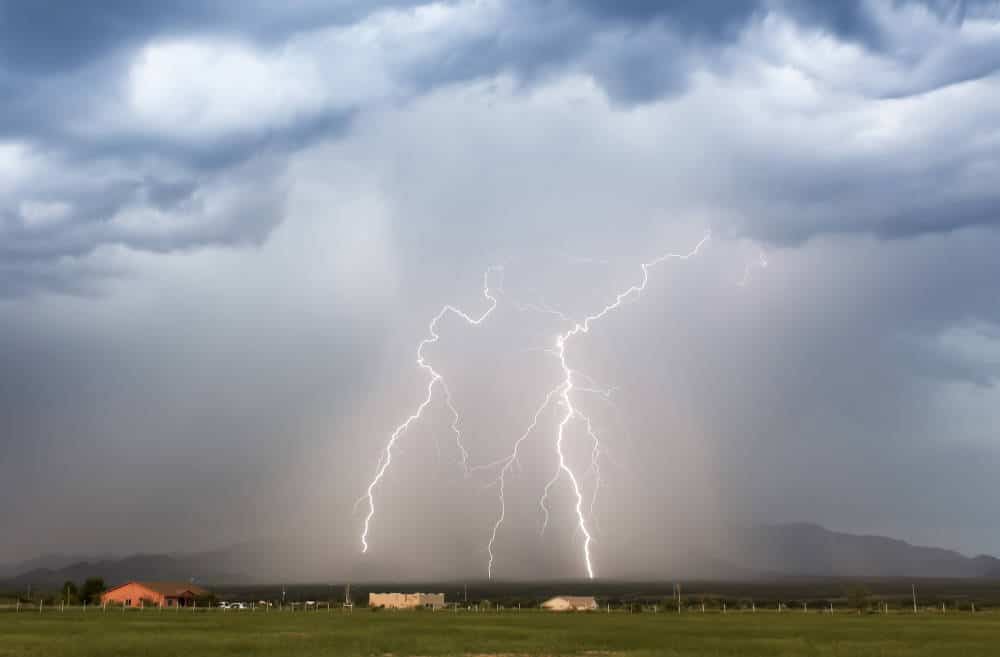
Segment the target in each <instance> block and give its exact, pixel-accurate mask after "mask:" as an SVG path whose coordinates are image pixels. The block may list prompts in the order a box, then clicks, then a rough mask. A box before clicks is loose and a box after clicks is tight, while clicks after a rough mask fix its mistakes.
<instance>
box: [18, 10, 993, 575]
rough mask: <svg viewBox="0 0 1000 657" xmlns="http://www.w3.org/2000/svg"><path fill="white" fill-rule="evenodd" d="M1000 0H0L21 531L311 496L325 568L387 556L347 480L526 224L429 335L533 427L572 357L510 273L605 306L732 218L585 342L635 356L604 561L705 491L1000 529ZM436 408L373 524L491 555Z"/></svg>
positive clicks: (518, 508) (697, 507) (403, 564)
mask: <svg viewBox="0 0 1000 657" xmlns="http://www.w3.org/2000/svg"><path fill="white" fill-rule="evenodd" d="M0 3H2V0H0ZM383 10H391V11H388V12H386V11H383ZM996 12H997V5H996V3H989V2H961V3H952V2H945V1H927V2H918V1H916V0H914V1H905V2H904V1H900V2H869V1H860V0H859V1H853V0H852V1H845V2H818V1H817V2H806V1H805V0H752V1H751V0H733V1H730V2H722V1H719V2H651V1H642V0H634V1H623V2H611V1H607V2H603V1H598V0H584V1H583V2H568V1H565V0H563V1H551V2H528V1H527V0H509V1H506V2H504V1H496V2H476V3H473V2H469V3H463V2H447V3H442V4H440V5H434V6H426V5H420V4H419V3H410V2H384V3H378V4H372V3H360V2H334V3H330V2H319V1H317V2H311V1H307V2H299V3H293V4H292V5H291V6H289V7H282V6H280V5H278V4H274V3H268V2H246V3H239V4H236V3H231V2H177V3H162V2H159V3H149V2H127V3H126V2H120V3H119V2H91V3H77V4H65V3H33V4H30V5H29V4H25V3H14V2H8V3H2V4H0V95H2V97H3V99H4V101H5V102H4V103H3V106H2V108H0V336H2V337H0V454H2V458H0V486H2V487H3V491H4V493H5V495H7V494H8V493H9V495H11V496H16V499H18V500H19V501H23V504H21V503H19V504H17V505H7V506H6V507H5V508H4V509H2V510H0V526H3V527H5V528H7V527H13V528H14V529H15V531H14V532H13V533H15V534H16V535H17V543H16V545H15V544H7V543H0V559H12V558H15V557H19V556H32V554H34V553H35V552H38V551H43V550H46V549H48V548H50V547H53V546H56V545H58V544H61V543H67V542H68V543H70V544H74V545H75V544H80V545H81V546H82V547H81V549H86V550H88V551H90V550H119V551H123V552H129V551H133V550H140V549H143V550H156V551H163V550H172V549H178V548H181V547H186V546H188V545H189V544H190V545H191V546H193V547H195V548H205V547H213V546H217V545H219V544H222V543H225V542H230V541H231V542H235V541H239V540H244V539H248V538H254V537H257V536H261V535H270V536H273V535H283V534H287V535H289V536H292V537H294V538H295V540H296V541H298V540H299V539H301V541H302V543H304V544H305V543H309V542H312V543H311V544H312V545H315V546H316V548H317V550H316V551H317V552H318V553H321V554H322V555H323V560H322V561H321V563H322V567H321V568H317V569H316V570H315V571H311V574H310V575H309V576H310V577H315V576H317V575H316V573H317V572H319V571H322V576H324V577H326V576H329V574H330V573H331V572H333V573H337V576H350V574H351V573H350V568H351V564H352V563H354V559H355V557H356V556H357V554H356V553H357V536H356V530H357V528H358V520H359V518H358V516H357V514H356V513H353V512H352V509H351V508H350V507H351V504H352V503H353V501H354V500H355V499H357V496H358V494H359V493H360V492H361V491H362V490H363V486H364V484H366V483H367V480H366V478H367V477H368V476H370V473H371V471H372V470H373V469H374V467H375V464H376V461H377V458H378V448H379V447H380V446H381V445H382V444H383V440H384V438H385V436H386V435H387V432H388V431H391V429H392V427H393V426H394V424H395V422H397V421H398V420H399V419H400V418H402V417H405V415H406V412H407V410H408V409H410V408H412V406H411V404H412V403H413V402H414V400H415V399H416V400H417V401H419V399H418V398H419V396H420V394H421V393H422V392H423V390H424V387H423V386H424V385H425V384H426V381H425V380H424V379H422V377H421V372H420V371H419V369H418V368H416V367H415V365H414V364H413V348H414V344H415V342H416V340H418V339H419V337H420V336H422V335H424V334H425V332H426V330H427V326H426V320H427V318H428V317H429V316H432V315H433V313H434V312H436V311H437V310H438V309H439V308H440V305H441V304H442V303H446V302H455V303H460V304H461V305H462V307H463V308H470V309H473V308H480V307H481V306H480V305H478V304H481V303H482V302H483V300H482V298H481V297H480V296H479V294H478V293H479V285H480V283H481V278H480V277H481V275H482V269H483V267H485V266H486V265H488V264H492V263H496V262H501V263H503V264H505V265H507V269H506V272H507V274H506V275H507V280H506V286H507V288H506V290H505V294H504V295H503V296H502V297H501V301H500V310H499V311H498V312H497V315H496V316H495V317H494V318H492V320H495V321H492V320H491V322H490V323H488V325H484V326H483V327H480V328H479V329H477V330H474V331H473V330H466V328H465V327H464V326H462V325H461V323H460V322H457V321H455V322H444V323H443V324H442V336H443V337H442V340H441V341H440V342H439V343H435V344H434V345H433V348H432V349H430V351H429V353H431V358H433V359H434V362H435V363H440V366H441V368H442V371H444V372H445V373H446V376H447V377H448V378H449V381H450V382H454V388H453V392H454V394H455V398H456V403H457V404H458V405H459V406H460V407H461V409H462V411H463V414H464V415H463V423H464V424H463V428H464V429H465V430H466V431H467V436H468V442H469V445H470V446H471V447H472V448H473V450H474V452H475V454H474V456H475V458H476V459H483V460H489V459H491V458H499V457H500V456H502V455H503V452H502V450H504V449H507V448H508V446H509V440H510V438H511V437H513V436H516V435H518V434H519V433H520V432H521V431H523V429H524V422H525V418H526V417H529V416H530V413H531V411H532V410H533V409H534V407H535V406H536V405H537V403H538V399H537V398H536V397H537V395H538V394H539V393H541V394H544V392H545V391H546V388H545V386H546V385H547V384H549V383H550V380H551V379H552V377H553V376H557V375H558V372H557V371H556V370H557V368H556V367H555V365H554V364H553V362H552V361H551V360H549V357H548V356H547V355H546V354H545V353H544V352H543V351H541V350H542V349H543V348H545V347H547V346H550V345H551V338H552V335H553V334H554V332H555V330H556V328H557V326H558V323H557V322H554V321H550V320H551V317H544V316H543V317H535V316H533V315H530V314H529V315H528V316H526V315H525V314H523V313H517V312H515V311H514V307H515V306H514V302H515V301H525V302H535V301H537V300H538V299H539V298H544V300H545V301H547V302H550V303H552V304H554V305H557V306H559V307H560V308H564V309H565V310H566V311H567V312H573V313H574V314H579V313H582V312H584V311H586V310H588V309H592V308H594V307H595V306H596V307H599V305H600V304H601V303H605V302H606V300H607V299H608V298H613V295H614V293H615V291H617V290H618V289H620V286H622V285H628V284H631V283H633V282H634V280H635V276H636V275H637V273H638V269H637V261H638V259H639V258H640V257H647V256H648V257H654V256H655V255H657V254H659V253H660V250H661V249H664V248H669V249H673V248H675V247H678V245H681V246H683V245H687V244H688V243H689V242H690V240H691V239H692V236H694V239H697V238H698V237H699V236H700V235H701V234H702V230H703V228H704V226H705V225H708V226H709V227H711V228H712V230H713V234H714V235H715V241H714V242H713V244H712V247H711V249H709V250H708V251H707V252H706V254H705V257H704V258H700V259H699V260H697V261H691V262H689V263H686V264H685V266H684V267H676V268H673V267H665V268H663V270H662V271H661V270H657V271H656V272H655V276H654V283H653V285H652V287H651V289H649V290H648V291H647V292H645V293H644V294H643V297H642V298H641V302H640V303H630V304H627V306H626V307H623V309H622V312H621V314H620V315H616V317H615V318H614V319H613V320H611V321H609V322H608V323H607V324H602V325H601V327H600V328H599V329H596V330H595V331H594V332H593V333H592V334H591V335H588V336H587V338H586V339H585V340H581V341H580V342H581V344H580V345H579V346H578V347H577V348H574V350H573V353H572V358H573V359H574V366H576V365H579V366H580V367H581V368H584V369H586V371H587V372H588V373H590V374H593V375H594V376H595V377H597V378H598V379H599V380H600V381H601V382H602V383H603V382H608V383H609V384H617V385H619V391H618V392H616V395H620V396H616V397H615V398H614V400H613V401H614V402H615V406H612V405H609V404H605V405H601V404H600V403H599V400H588V401H587V402H586V403H587V404H588V410H591V411H592V413H593V416H594V418H595V421H596V422H597V423H598V424H599V426H600V428H601V429H602V431H607V435H608V443H609V454H610V455H612V456H613V457H614V458H615V460H616V463H619V464H620V465H614V464H609V469H608V470H607V471H606V474H607V482H608V489H607V497H606V501H605V502H603V504H604V505H605V506H604V507H603V511H599V512H598V514H597V515H598V516H599V517H600V521H601V523H604V524H605V525H606V526H605V528H604V531H602V532H599V534H598V537H599V538H598V542H597V545H598V546H599V547H598V548H597V550H598V554H599V555H600V556H599V559H600V564H601V566H602V567H603V568H602V571H601V572H602V573H607V574H611V575H614V574H629V573H631V574H637V575H645V574H648V573H649V572H661V573H662V572H663V570H662V566H663V564H664V563H665V562H664V559H665V558H666V557H669V556H672V554H673V553H674V552H676V551H678V550H682V549H689V548H690V549H694V547H693V545H692V546H684V545H681V544H682V542H683V539H682V538H679V537H678V536H679V535H680V534H683V533H684V529H689V530H690V531H691V533H692V535H694V534H697V533H698V531H699V527H701V528H704V526H706V525H710V524H713V523H715V524H721V523H724V522H726V521H736V522H744V521H746V519H747V518H749V519H751V520H752V521H756V520H761V521H769V522H781V521H796V520H812V521H817V522H825V523H830V524H833V525H834V526H835V527H836V528H838V529H845V530H861V531H884V532H885V533H890V534H893V533H894V534H897V535H899V536H900V537H903V538H918V539H921V540H928V541H933V542H939V543H941V544H943V545H945V546H946V547H961V548H964V549H969V550H973V549H975V550H991V551H998V550H1000V538H998V537H997V536H996V534H995V532H993V533H991V532H990V529H989V523H988V520H989V513H990V512H989V509H988V506H987V505H984V504H982V500H983V499H990V498H991V497H995V496H996V494H1000V493H998V491H997V487H996V484H995V482H993V481H992V480H991V478H990V473H989V471H988V468H987V467H985V466H984V464H985V463H989V462H991V459H995V458H996V445H995V437H993V436H992V434H990V433H989V432H990V429H989V428H988V427H990V426H995V421H994V420H995V408H994V407H995V404H994V403H993V402H994V401H995V394H996V390H997V381H998V377H1000V370H998V367H1000V358H998V357H996V356H995V355H993V354H994V353H995V350H996V349H997V342H998V337H997V336H998V335H1000V333H998V329H997V328H996V327H997V326H1000V297H998V296H997V294H998V292H997V290H998V289H1000V288H998V287H997V286H996V285H993V284H992V281H995V280H998V279H1000V269H998V266H1000V265H998V264H997V263H998V260H997V258H996V252H997V248H998V238H997V232H996V228H997V226H998V223H1000V217H998V215H997V213H996V211H995V208H996V207H1000V192H998V191H997V189H996V187H997V186H996V184H995V180H996V178H997V172H998V171H1000V155H998V153H1000V149H998V148H997V141H996V134H995V133H996V129H995V116H994V115H995V113H996V112H995V107H996V106H997V102H998V100H1000V87H998V84H997V78H996V74H995V72H996V70H997V66H998V62H1000V47H998V45H997V44H998V43H1000V41H998V40H997V39H996V38H994V35H995V34H996V29H997V20H998V18H997V14H996ZM688 224H697V227H696V228H690V226H689V225H688ZM689 229H690V230H689ZM675 231H676V234H675ZM741 240H745V241H741ZM678 248H679V247H678ZM761 250H763V251H764V252H765V253H766V254H767V257H768V259H769V260H770V263H771V264H770V266H769V267H768V268H767V269H766V270H764V269H760V268H759V267H757V266H756V265H755V264H754V263H758V262H759V255H760V252H761ZM554 254H556V255H554ZM747 263H751V265H753V267H751V268H748V269H747V271H749V272H750V274H751V275H750V277H749V283H748V284H747V285H746V286H739V285H737V282H738V281H739V280H740V276H741V275H742V274H743V272H744V267H745V266H746V265H747ZM547 322H548V323H547ZM991 350H993V351H991ZM484 373H486V374H484ZM535 387H537V388H538V390H535V389H534V388H535ZM991 409H993V410H991ZM432 413H433V415H432V416H431V417H429V418H428V421H427V422H426V423H423V424H421V425H420V426H419V427H416V428H415V430H414V431H413V432H412V433H410V434H407V435H406V439H405V440H404V441H402V442H401V444H400V452H399V455H400V458H399V460H398V461H397V465H396V467H395V468H394V470H393V473H392V477H391V478H390V480H389V481H387V484H386V486H385V488H384V489H381V490H380V495H381V496H382V497H381V498H380V499H382V500H384V502H385V506H384V507H383V508H381V509H380V514H382V515H380V516H379V520H378V522H377V524H376V529H375V532H376V535H377V539H378V540H377V541H376V545H377V548H375V550H376V552H377V554H376V555H375V556H374V557H373V558H374V559H376V563H379V564H381V565H384V566H385V567H386V568H387V570H386V571H384V572H399V573H402V574H403V575H404V576H405V575H406V574H407V573H412V572H414V570H415V569H418V568H424V567H426V566H427V565H428V563H429V562H430V563H431V565H432V571H433V572H434V573H435V574H440V575H441V576H453V575H454V574H455V573H456V572H461V574H467V573H481V567H482V560H481V557H482V556H483V550H484V545H483V542H482V538H483V532H484V531H485V530H488V529H489V528H490V527H491V526H492V522H493V521H494V520H495V516H494V513H495V511H496V502H497V500H496V497H495V494H496V489H495V487H492V488H491V487H489V486H488V483H489V482H486V481H484V482H479V481H477V482H475V483H476V486H475V487H473V488H474V490H473V489H471V488H470V486H469V482H468V480H466V479H464V478H463V475H462V473H461V472H460V471H459V470H458V469H457V468H455V467H454V462H453V461H454V458H457V457H456V456H455V454H453V453H451V452H453V451H454V448H453V436H452V434H451V433H450V432H449V430H448V429H449V426H450V421H451V420H450V418H448V417H447V413H446V412H445V411H444V410H443V409H441V408H438V407H432ZM956 417H959V418H970V419H966V420H964V422H959V421H956V420H955V418H956ZM983 418H986V421H984V420H983ZM549 419H551V418H549ZM991 422H993V424H991ZM984 427H986V428H984ZM548 429H551V427H548ZM547 435H548V434H546V433H544V432H540V434H539V435H536V436H533V437H532V441H531V442H530V444H528V445H527V446H526V449H527V450H530V451H529V452H526V456H525V459H524V463H523V466H524V468H523V470H519V471H518V472H517V474H516V482H517V485H516V486H514V485H512V486H511V488H510V489H509V492H510V495H511V497H510V499H511V503H512V506H511V517H510V520H509V522H510V525H508V529H507V530H506V531H505V532H504V533H503V534H502V536H501V540H502V541H503V550H502V555H503V556H502V563H503V568H504V569H505V570H504V572H505V574H507V575H510V576H517V575H523V576H529V575H548V576H551V575H552V574H554V573H555V574H565V575H567V576H577V575H579V572H580V571H579V568H578V565H579V564H578V563H577V560H576V555H577V552H576V550H577V548H578V545H577V544H576V539H575V536H574V535H573V533H572V527H571V525H572V521H573V519H572V518H571V517H569V514H563V513H562V511H565V509H566V508H568V507H567V506H566V505H565V502H566V499H563V498H564V497H565V496H566V495H567V491H566V490H559V491H557V492H556V493H554V494H555V496H556V499H557V503H556V504H555V505H554V508H556V509H557V512H556V513H555V514H554V518H553V529H552V531H551V533H550V534H549V535H548V537H547V538H546V539H545V540H551V541H552V542H551V543H545V542H544V541H543V539H541V538H539V537H538V526H537V524H538V518H537V517H536V511H537V505H538V501H537V495H536V493H537V490H536V487H535V484H536V483H537V482H535V481H534V479H539V480H540V481H541V482H542V484H544V480H545V479H546V478H547V477H550V476H551V472H552V469H551V467H550V466H552V465H553V463H552V457H553V454H552V450H551V444H550V443H547V442H546V441H545V436H547ZM948 441H951V443H949V442H948ZM494 452H495V453H494ZM900 455H903V456H900ZM577 456H579V455H577ZM958 479H963V481H965V482H966V483H967V486H966V487H965V488H963V487H957V486H952V487H950V488H949V487H948V481H949V480H952V481H954V480H958ZM95 482H98V483H97V484H95ZM887 482H888V483H887ZM480 483H482V484H483V486H482V487H480V486H479V484H480ZM928 486H930V487H931V488H932V489H933V490H934V491H935V492H936V494H935V495H932V496H931V497H933V500H929V501H926V502H921V503H919V504H916V505H915V504H914V502H913V500H920V499H922V497H923V496H925V495H926V491H927V487H928ZM887 488H888V490H887ZM121 491H132V492H131V493H130V494H128V495H125V494H123V493H122V492H121ZM681 499H683V500H684V503H683V504H681V503H680V502H679V501H678V500H681ZM29 507H30V510H31V511H32V512H31V513H24V512H23V509H26V508H29ZM598 508H599V509H600V508H601V507H600V506H599V507H598ZM921 511H922V512H924V514H923V515H921V513H920V512H921ZM151 518H155V519H156V521H155V522H152V521H151V520H150V519H151ZM87 522H92V523H94V524H95V525H99V531H97V530H93V528H92V527H91V528H88V525H87ZM154 525H155V526H154ZM136 527H138V528H145V529H146V530H148V531H144V532H139V533H137V532H135V531H134V530H135V528H136ZM948 528H951V529H955V530H957V531H953V532H951V533H946V532H945V530H946V529H948ZM956 536H957V537H958V538H952V537H956ZM939 539H940V540H939ZM692 540H693V539H692ZM401 545H407V546H408V547H407V548H406V549H405V550H403V549H401V548H400V546H401ZM667 553H669V554H667ZM441 554H446V555H448V559H447V563H445V562H444V561H443V560H441V559H440V557H435V555H441ZM378 560H381V561H378ZM276 561H280V559H279V560H276ZM615 568H619V571H618V572H615V570H614V569H615ZM629 568H631V569H632V570H631V571H629ZM427 572H431V571H427ZM343 573H347V575H342V574H343ZM505 576H506V575H505Z"/></svg>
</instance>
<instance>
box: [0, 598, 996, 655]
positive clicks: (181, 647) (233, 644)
mask: <svg viewBox="0 0 1000 657" xmlns="http://www.w3.org/2000/svg"><path fill="white" fill-rule="evenodd" d="M601 654H621V655H732V656H739V657H752V656H755V655H837V656H855V655H859V656H860V655H879V656H882V657H887V656H892V655H907V656H912V655H918V656H919V655H947V656H952V655H968V656H974V655H983V656H986V655H989V656H995V655H998V654H1000V614H983V613H981V614H976V615H971V614H961V615H959V614H947V615H933V614H921V615H919V616H916V617H914V616H912V615H904V614H891V615H889V616H877V615H870V616H854V615H850V614H842V615H834V616H829V615H825V614H820V613H810V614H802V613H799V614H794V613H790V612H785V613H783V614H781V615H778V614H777V613H775V612H773V611H772V612H767V613H763V612H762V613H757V614H749V613H742V614H741V613H730V614H726V615H721V614H704V615H702V614H698V613H690V614H682V615H677V614H668V613H660V614H648V613H647V614H631V615H630V614H623V613H616V614H610V615H608V614H603V613H592V614H546V613H541V612H520V613H514V612H505V613H504V614H502V615H496V614H476V613H469V612H465V613H460V614H457V615H456V614H452V613H450V612H437V613H430V612H426V613H425V612H381V613H372V612H370V611H366V610H360V609H359V610H357V611H355V612H354V613H353V614H350V615H346V614H344V613H343V612H340V611H338V610H335V611H334V612H333V613H328V612H326V611H318V612H298V613H294V614H293V613H288V612H287V611H286V612H282V613H278V612H268V613H261V612H259V611H257V612H250V611H239V612H220V611H217V610H212V611H200V612H195V613H192V612H190V611H184V610H182V611H176V612H174V611H158V610H144V611H139V610H133V611H129V612H128V613H124V614H123V613H121V612H120V611H119V612H117V613H116V612H111V611H109V612H107V613H101V612H100V611H92V610H91V611H87V612H86V613H83V612H80V611H67V612H65V613H60V612H59V611H58V610H46V611H45V613H42V614H39V613H38V612H37V611H34V612H28V611H25V610H22V611H21V612H20V613H13V612H3V613H0V657H34V656H37V657H60V656H62V655H94V656H97V655H100V656H101V657H112V656H115V655H121V656H123V657H125V656H128V657H136V656H149V657H153V656H166V655H184V656H185V657H194V656H197V657H202V656H204V657H212V656H214V655H246V656H254V655H269V656H272V655H273V656H277V655H290V656H291V655H295V656H299V657H308V656H312V655H393V656H396V657H405V656H410V655H427V656H429V655H601Z"/></svg>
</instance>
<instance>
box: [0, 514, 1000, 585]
mask: <svg viewBox="0 0 1000 657" xmlns="http://www.w3.org/2000/svg"><path fill="white" fill-rule="evenodd" d="M726 544H727V545H728V546H730V548H729V552H728V553H726V554H717V553H711V552H709V551H705V552H704V553H703V554H699V555H697V557H696V559H695V560H694V561H691V560H690V559H689V560H688V561H689V563H690V564H693V565H691V566H690V573H691V576H692V577H697V578H703V579H760V578H773V577H789V576H795V577H798V576H802V577H808V576H813V577H919V578H933V577H940V578H981V577H982V578H994V577H995V578H1000V559H996V558H995V557H991V556H986V555H981V556H977V557H966V556H964V555H962V554H960V553H958V552H955V551H953V550H946V549H942V548H934V547H921V546H915V545H910V544H909V543H906V542H904V541H900V540H896V539H892V538H886V537H884V536H865V535H857V534H846V533H841V532H834V531H830V530H828V529H825V528H823V527H820V526H819V525H814V524H808V523H792V524H782V525H767V526H761V527H755V528H752V529H739V530H732V531H731V532H730V535H729V537H728V538H727V541H726ZM276 564H288V566H286V567H285V569H283V570H281V569H279V570H276ZM688 568H689V567H688V566H686V567H685V570H688ZM324 572H326V573H328V572H329V571H328V567H327V568H324V567H322V566H321V565H319V564H317V563H315V561H314V560H309V559H306V558H305V556H304V555H303V554H302V553H301V552H298V551H297V550H296V546H294V545H291V544H285V543H282V542H280V541H257V542H249V543H243V544H239V545H235V546H231V547H229V548H225V549H221V550H214V551H209V552H199V553H191V554H180V555H163V554H137V555H133V556H129V557H125V558H117V559H116V558H89V559H88V558H74V557H72V556H69V555H49V556H45V557H40V558H37V559H32V560H31V561H27V562H23V563H21V564H14V565H8V566H0V591H19V590H24V589H26V588H27V587H28V586H31V587H32V588H34V589H36V590H54V589H57V588H59V587H60V586H62V584H63V582H65V581H67V580H72V581H74V582H81V581H83V580H84V579H86V578H87V577H94V576H101V577H103V578H104V580H105V582H106V583H107V584H109V585H110V584H116V583H120V582H125V581H128V580H132V579H139V580H143V579H145V580H183V581H189V580H190V581H195V582H197V583H200V584H209V585H211V584H222V583H224V584H244V583H245V584H251V583H261V582H262V581H270V582H274V581H278V580H279V579H281V580H284V581H289V582H291V581H309V580H310V579H313V580H317V579H330V578H329V577H325V576H323V575H317V574H315V573H324ZM372 572H380V573H381V575H383V576H384V577H385V578H387V579H388V578H392V576H393V573H391V572H390V571H372ZM358 574H359V573H357V572H355V573H354V575H355V576H356V575H358ZM678 574H679V573H676V572H674V573H666V572H664V573H663V575H670V576H674V577H676V576H677V575H678ZM644 576H645V577H647V578H650V579H656V577H657V574H655V573H647V574H644ZM336 578H337V577H336V575H334V579H336Z"/></svg>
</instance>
